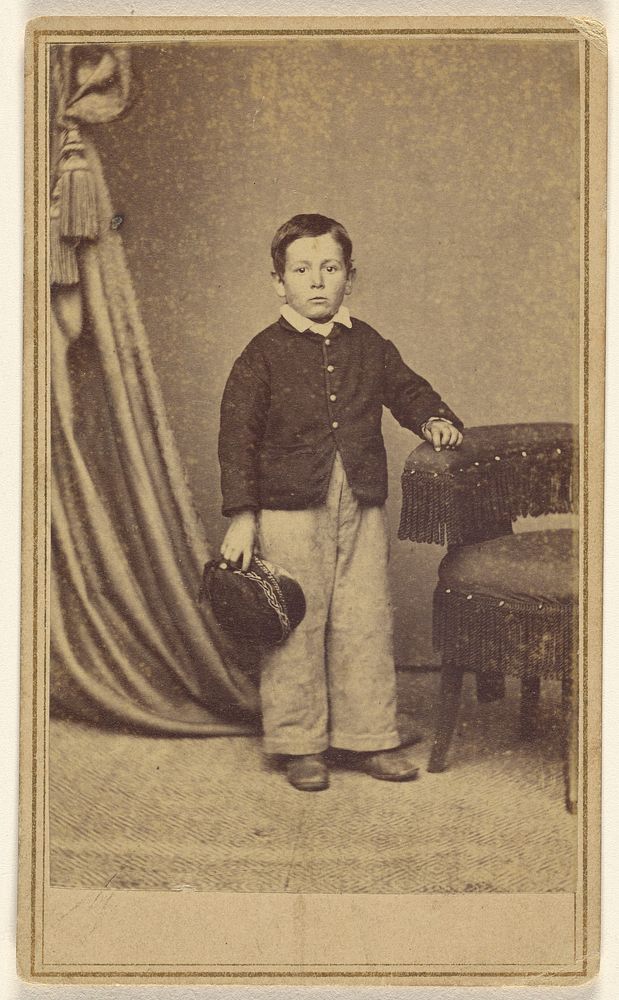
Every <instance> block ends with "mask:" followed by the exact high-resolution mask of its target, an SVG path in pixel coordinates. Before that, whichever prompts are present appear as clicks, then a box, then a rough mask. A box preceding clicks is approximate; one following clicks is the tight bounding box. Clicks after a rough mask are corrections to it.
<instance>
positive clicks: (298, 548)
mask: <svg viewBox="0 0 619 1000" xmlns="http://www.w3.org/2000/svg"><path fill="white" fill-rule="evenodd" d="M259 544H260V552H261V554H262V556H263V557H264V558H265V559H267V560H269V561H271V562H273V563H274V564H276V565H278V566H280V567H281V568H282V569H285V570H286V571H287V572H289V573H290V574H291V575H292V576H294V577H295V578H296V579H297V580H298V582H299V583H300V584H301V587H302V588H303V591H304V594H305V599H306V603H307V611H306V615H305V618H304V620H303V621H302V622H301V624H300V625H299V626H298V627H297V628H296V629H295V631H294V632H293V633H292V635H291V636H290V638H289V639H288V640H287V641H286V642H285V643H283V644H282V645H281V646H276V647H274V648H272V649H271V650H269V651H268V652H267V653H266V654H265V655H264V657H263V661H262V667H261V680H260V698H261V704H262V723H263V733H264V749H265V751H266V752H267V753H269V754H290V755H296V754H312V753H319V752H321V751H322V750H325V749H326V748H327V747H328V746H334V747H339V748H342V749H347V750H366V751H367V750H386V749H390V748H393V747H396V746H398V745H399V742H400V740H399V736H398V731H397V727H396V686H395V665H394V660H393V627H392V609H391V601H390V596H389V581H388V577H387V561H388V552H389V540H388V534H387V523H386V515H385V509H384V507H361V506H360V505H359V504H358V503H357V501H356V499H355V497H354V495H353V493H352V491H351V490H350V487H349V486H348V482H347V480H346V474H345V472H344V468H343V465H342V461H341V459H340V456H339V454H337V455H336V458H335V462H334V466H333V472H332V475H331V480H330V484H329V491H328V495H327V498H326V502H325V504H324V505H322V506H320V507H312V508H310V509H308V510H290V511H288V510H263V511H261V512H260V515H259Z"/></svg>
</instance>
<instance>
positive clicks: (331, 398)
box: [329, 392, 337, 403]
mask: <svg viewBox="0 0 619 1000" xmlns="http://www.w3.org/2000/svg"><path fill="white" fill-rule="evenodd" d="M329 399H330V400H331V402H332V403H335V400H336V399H337V396H336V395H335V393H334V392H332V393H331V395H330V396H329Z"/></svg>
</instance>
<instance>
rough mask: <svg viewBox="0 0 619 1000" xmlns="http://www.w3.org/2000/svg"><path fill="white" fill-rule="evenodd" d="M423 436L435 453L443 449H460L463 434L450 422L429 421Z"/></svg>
mask: <svg viewBox="0 0 619 1000" xmlns="http://www.w3.org/2000/svg"><path fill="white" fill-rule="evenodd" d="M423 436H424V438H425V439H426V441H429V442H430V444H431V445H432V447H433V448H434V450H435V451H441V450H442V449H443V448H459V447H460V445H461V444H462V434H461V432H460V431H459V430H458V428H457V427H455V426H454V424H452V423H450V421H449V420H440V419H436V420H432V419H430V420H428V421H427V423H426V424H425V426H424V428H423Z"/></svg>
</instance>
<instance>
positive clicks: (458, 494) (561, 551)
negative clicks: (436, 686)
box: [398, 423, 579, 812]
mask: <svg viewBox="0 0 619 1000" xmlns="http://www.w3.org/2000/svg"><path fill="white" fill-rule="evenodd" d="M576 442H577V437H576V428H575V427H574V426H573V425H571V424H558V423H557V424H506V425H497V426H489V427H472V428H469V429H468V430H467V431H466V433H465V437H464V442H463V444H462V446H461V447H460V448H459V449H457V450H455V451H442V452H439V453H437V452H435V451H434V449H433V448H432V447H431V445H429V444H428V443H425V442H424V443H423V444H421V445H420V446H419V447H418V448H416V449H415V451H413V452H412V453H411V455H410V456H409V458H408V459H407V461H406V464H405V467H404V472H403V475H402V496H403V503H402V515H401V521H400V528H399V533H398V534H399V537H400V538H401V539H410V540H411V541H415V542H432V543H435V544H440V545H444V544H447V546H448V548H447V554H446V556H445V557H444V559H443V560H442V562H441V564H440V567H439V580H438V585H437V587H436V590H435V594H434V617H433V634H434V643H435V647H436V648H437V650H438V651H440V653H441V660H442V673H441V686H440V700H439V711H438V719H437V724H436V732H435V736H434V743H433V747H432V751H431V756H430V761H429V765H428V770H429V771H432V772H437V771H443V770H444V769H445V766H446V759H447V754H448V751H449V747H450V744H451V740H452V736H453V732H454V728H455V725H456V721H457V717H458V710H459V706H460V697H461V690H462V680H463V674H464V671H465V670H472V671H475V673H476V675H477V695H478V699H479V700H480V701H492V700H494V699H496V698H497V697H500V696H501V695H502V693H503V692H504V683H505V675H506V674H511V675H515V676H516V677H518V678H519V679H520V683H521V709H520V731H521V736H522V737H523V738H525V739H531V738H533V737H534V736H535V735H536V733H537V725H538V718H537V709H538V701H539V694H540V682H541V680H542V679H543V678H546V677H559V678H561V680H562V690H563V710H564V748H565V797H566V806H567V808H568V810H569V811H570V812H575V811H576V808H577V786H578V780H577V779H578V772H577V760H578V669H577V645H578V644H577V635H578V576H579V574H578V535H577V532H576V531H575V530H573V529H560V530H538V531H525V532H522V533H517V534H514V532H513V529H512V524H513V522H514V521H515V520H516V519H517V518H519V517H526V516H530V517H537V516H539V515H542V514H551V513H568V512H573V511H574V510H575V509H576V484H577V482H578V455H577V446H576Z"/></svg>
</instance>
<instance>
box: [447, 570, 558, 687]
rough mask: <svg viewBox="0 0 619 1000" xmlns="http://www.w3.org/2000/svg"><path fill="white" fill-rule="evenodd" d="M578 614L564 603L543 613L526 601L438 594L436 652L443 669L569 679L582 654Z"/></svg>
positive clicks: (551, 604) (547, 606) (454, 593)
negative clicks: (576, 657) (578, 654)
mask: <svg viewBox="0 0 619 1000" xmlns="http://www.w3.org/2000/svg"><path fill="white" fill-rule="evenodd" d="M577 628H578V608H577V607H576V606H575V605H572V604H563V603H559V602H553V603H545V604H544V606H543V607H542V608H541V609H540V608H538V606H537V605H535V604H532V603H531V602H525V601H515V600H512V601H503V604H502V606H499V602H498V600H497V599H496V598H491V597H485V596H481V595H474V596H473V598H471V599H469V598H468V597H467V595H465V594H459V593H456V592H451V593H445V592H444V591H442V590H440V589H437V590H436V591H435V593H434V608H433V637H434V646H435V648H436V649H437V650H438V651H439V652H440V653H441V655H442V659H443V662H444V663H458V664H460V665H461V666H463V667H464V668H465V669H467V670H475V671H476V672H480V671H484V672H488V671H493V670H499V671H501V673H507V674H512V675H515V676H517V677H521V678H522V677H530V676H532V675H533V676H542V675H543V676H547V677H549V676H563V675H564V674H566V673H567V674H569V671H570V670H571V667H572V660H573V657H574V655H575V652H576V649H577V641H578V637H577Z"/></svg>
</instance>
